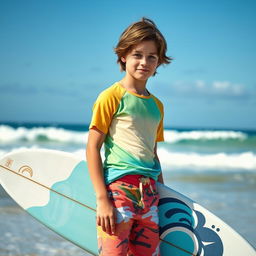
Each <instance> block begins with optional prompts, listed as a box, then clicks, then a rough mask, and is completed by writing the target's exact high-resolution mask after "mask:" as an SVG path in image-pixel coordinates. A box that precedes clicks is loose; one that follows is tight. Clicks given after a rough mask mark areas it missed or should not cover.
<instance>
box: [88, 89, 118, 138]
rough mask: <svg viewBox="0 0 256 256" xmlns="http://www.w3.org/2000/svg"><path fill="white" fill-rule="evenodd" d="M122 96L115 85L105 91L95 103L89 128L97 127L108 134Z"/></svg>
mask: <svg viewBox="0 0 256 256" xmlns="http://www.w3.org/2000/svg"><path fill="white" fill-rule="evenodd" d="M121 97H122V95H120V93H118V91H117V90H115V87H113V86H111V87H109V88H108V89H106V90H105V91H103V92H102V93H101V94H100V95H99V96H98V98H97V100H96V101H95V103H94V106H93V113H92V119H91V123H90V126H89V129H91V128H93V127H96V128H97V129H99V130H100V131H102V132H103V133H104V134H107V133H108V129H109V126H110V124H111V121H112V119H113V116H114V114H115V113H116V111H117V108H118V106H119V103H120V100H121Z"/></svg>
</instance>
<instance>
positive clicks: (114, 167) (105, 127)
mask: <svg viewBox="0 0 256 256" xmlns="http://www.w3.org/2000/svg"><path fill="white" fill-rule="evenodd" d="M92 127H96V128H97V129H99V130H100V131H102V132H103V133H105V134H106V138H105V141H104V147H105V161H104V163H103V169H104V177H105V182H106V184H109V183H111V182H113V181H115V180H117V179H118V178H121V177H123V176H125V175H132V174H139V175H144V176H147V177H151V178H153V179H155V180H157V178H158V175H159V174H160V172H161V167H160V164H159V162H158V161H157V159H156V158H155V153H154V147H155V144H156V142H159V141H163V140H164V137H163V104H162V103H161V102H160V101H159V100H158V99H157V98H156V97H155V96H153V95H152V94H150V95H149V96H141V95H137V94H135V93H132V92H130V91H127V90H126V89H125V88H123V87H122V85H121V84H120V83H118V82H117V83H115V84H113V85H112V86H110V87H109V88H107V89H106V90H104V91H103V92H102V93H101V94H100V95H99V96H98V98H97V100H96V102H95V104H94V106H93V115H92V120H91V124H90V128H92Z"/></svg>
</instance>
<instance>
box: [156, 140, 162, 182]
mask: <svg viewBox="0 0 256 256" xmlns="http://www.w3.org/2000/svg"><path fill="white" fill-rule="evenodd" d="M154 153H155V158H156V160H157V161H158V162H159V164H160V161H159V158H158V155H157V143H156V144H155V147H154ZM157 181H158V182H160V183H162V184H164V177H163V173H162V171H161V173H160V174H159V176H158V180H157Z"/></svg>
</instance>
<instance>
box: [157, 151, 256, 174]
mask: <svg viewBox="0 0 256 256" xmlns="http://www.w3.org/2000/svg"><path fill="white" fill-rule="evenodd" d="M158 155H159V159H160V162H161V164H162V166H163V167H164V168H165V169H171V168H182V169H183V168H184V169H189V170H191V169H202V170H209V169H212V170H216V171H217V170H238V169H239V170H247V171H256V155H255V154H254V153H253V152H243V153H237V154H227V153H217V154H199V153H178V152H170V151H168V150H166V149H164V148H159V150H158Z"/></svg>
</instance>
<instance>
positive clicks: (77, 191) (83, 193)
mask: <svg viewBox="0 0 256 256" xmlns="http://www.w3.org/2000/svg"><path fill="white" fill-rule="evenodd" d="M87 170H88V169H87V165H86V162H84V161H81V162H80V163H79V164H78V165H77V166H76V167H75V168H74V170H73V171H72V173H71V175H70V176H69V177H68V178H67V179H66V180H64V181H60V182H57V183H55V184H53V186H52V187H51V189H52V190H51V191H50V198H49V202H48V203H47V204H46V205H45V206H36V207H31V208H29V209H27V211H28V212H29V213H30V214H31V215H32V216H34V217H36V218H37V219H39V220H41V222H42V223H44V224H45V225H46V226H48V227H49V228H51V229H53V230H55V232H56V231H57V232H58V233H59V234H60V235H62V236H63V237H65V238H67V239H69V240H70V241H71V237H72V241H73V242H75V243H76V244H77V245H79V246H80V247H82V248H86V249H87V250H88V251H89V252H92V253H93V254H96V253H97V234H96V218H95V211H93V210H91V209H88V208H86V207H85V206H83V205H81V204H79V203H77V202H74V201H73V200H67V198H65V197H63V196H60V195H59V194H57V193H55V192H54V191H57V192H59V193H61V194H64V195H66V196H68V197H70V198H72V199H74V200H76V201H79V202H81V203H84V204H86V205H88V206H89V207H91V208H93V209H95V207H96V205H95V202H96V200H95V195H94V192H93V191H94V190H93V187H92V184H91V183H90V179H89V178H88V177H87V175H88V172H87ZM53 190H54V191H53ZM88 219H89V221H88ZM83 223H86V224H85V225H83ZM88 230H89V232H88Z"/></svg>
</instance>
